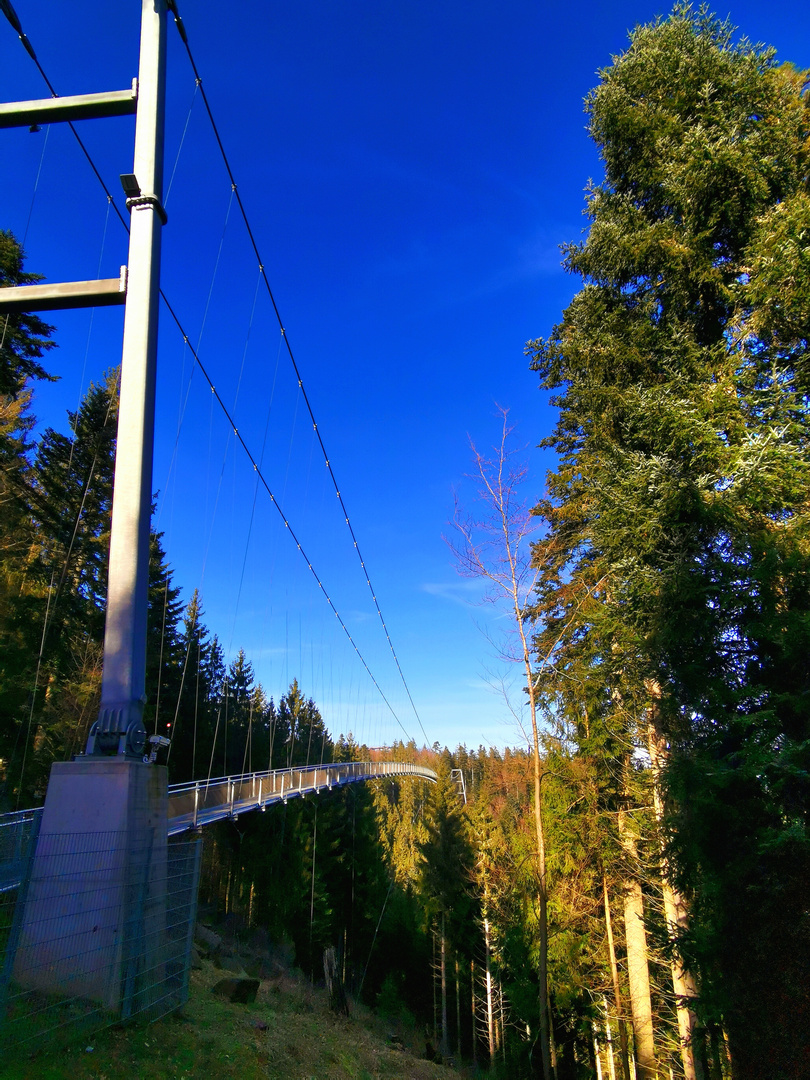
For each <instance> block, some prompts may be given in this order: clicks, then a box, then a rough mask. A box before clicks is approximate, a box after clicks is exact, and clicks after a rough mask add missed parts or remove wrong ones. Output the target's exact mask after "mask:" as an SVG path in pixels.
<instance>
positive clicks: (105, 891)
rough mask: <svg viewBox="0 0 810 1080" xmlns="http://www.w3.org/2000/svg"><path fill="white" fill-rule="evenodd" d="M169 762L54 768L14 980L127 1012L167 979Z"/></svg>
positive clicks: (99, 761)
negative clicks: (165, 967)
mask: <svg viewBox="0 0 810 1080" xmlns="http://www.w3.org/2000/svg"><path fill="white" fill-rule="evenodd" d="M167 808H168V798H167V771H166V768H165V767H164V766H158V765H153V764H146V763H144V762H142V761H130V760H126V759H123V758H120V757H110V758H104V757H82V758H79V759H77V760H75V761H71V762H58V763H56V764H54V765H53V767H52V769H51V778H50V784H49V786H48V794H47V798H46V801H45V808H44V811H43V819H42V826H41V830H40V835H39V841H38V844H37V850H36V854H35V856H34V863H33V866H32V869H31V878H30V885H29V888H28V896H27V902H26V904H25V911H24V914H23V919H22V931H21V934H20V941H19V945H18V948H17V953H16V958H15V961H14V980H15V982H16V983H17V984H18V985H19V986H20V987H21V988H24V989H26V990H36V991H41V992H44V993H48V994H58V995H60V996H67V997H78V998H81V999H84V1000H87V1001H92V1002H95V1003H97V1004H99V1005H100V1006H101V1007H102V1008H104V1009H105V1010H107V1011H109V1012H110V1013H113V1014H114V1015H117V1016H120V1017H122V1018H126V1017H127V1016H129V1015H131V1014H132V1013H133V1012H139V1011H141V1009H142V1007H143V998H144V995H146V997H147V998H148V996H149V995H150V992H151V991H150V988H155V987H157V988H158V991H157V992H158V993H159V992H160V990H159V988H160V987H161V986H162V982H163V978H164V973H163V967H164V965H165V956H164V953H165V936H166V935H165V924H166V865H167V838H168V818H167Z"/></svg>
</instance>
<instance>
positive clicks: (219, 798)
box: [169, 761, 437, 836]
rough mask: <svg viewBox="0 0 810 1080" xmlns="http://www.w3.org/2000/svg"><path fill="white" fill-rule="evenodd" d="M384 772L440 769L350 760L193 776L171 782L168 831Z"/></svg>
mask: <svg viewBox="0 0 810 1080" xmlns="http://www.w3.org/2000/svg"><path fill="white" fill-rule="evenodd" d="M384 776H419V777H421V778H422V779H423V780H430V781H432V782H433V783H435V782H436V779H437V777H436V773H435V772H434V771H433V770H432V769H428V768H426V767H425V766H424V765H412V764H410V763H409V762H405V761H345V762H337V763H333V764H329V765H308V766H300V767H293V768H291V769H275V770H272V771H270V772H259V773H248V774H246V775H244V776H225V777H221V778H218V779H216V780H194V781H192V782H191V783H187V784H171V785H170V786H169V836H174V835H175V834H176V833H180V832H184V831H185V830H186V829H195V828H198V827H200V826H202V825H207V824H209V822H212V821H218V820H222V819H223V818H233V817H238V816H239V814H244V813H245V812H247V811H249V810H263V809H265V808H266V807H267V806H270V805H271V804H272V803H277V802H286V801H287V799H292V798H295V797H297V796H301V795H306V794H308V793H309V792H315V793H317V792H319V791H322V790H324V789H331V788H333V787H341V786H343V785H344V784H356V783H359V782H360V781H361V780H378V779H380V778H381V777H384Z"/></svg>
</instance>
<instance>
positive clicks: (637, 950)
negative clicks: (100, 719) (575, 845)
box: [619, 809, 658, 1080]
mask: <svg viewBox="0 0 810 1080" xmlns="http://www.w3.org/2000/svg"><path fill="white" fill-rule="evenodd" d="M619 839H620V841H621V845H622V848H623V849H624V853H625V856H626V858H627V862H628V864H629V867H631V868H632V867H635V865H636V863H637V862H638V851H637V848H636V837H635V834H634V832H633V827H632V823H631V822H630V821H629V820H628V814H627V811H626V810H624V809H622V810H620V811H619ZM624 935H625V940H626V942H627V979H628V983H629V987H630V1007H631V1009H632V1013H633V1032H634V1034H635V1043H636V1073H637V1076H638V1080H655V1077H656V1074H657V1071H658V1070H657V1068H656V1064H655V1040H654V1037H653V1021H652V1002H651V1000H650V972H649V967H648V965H647V932H646V930H645V929H644V898H643V896H642V892H641V882H640V881H639V880H638V877H637V876H636V875H635V874H633V873H632V872H628V875H627V879H626V880H625V883H624Z"/></svg>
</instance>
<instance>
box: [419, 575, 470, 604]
mask: <svg viewBox="0 0 810 1080" xmlns="http://www.w3.org/2000/svg"><path fill="white" fill-rule="evenodd" d="M420 589H421V591H422V592H426V593H428V595H429V596H438V597H439V599H441V600H450V601H451V602H452V603H454V604H462V605H464V607H468V606H470V605H471V604H474V603H475V602H476V601H477V600H480V599H481V582H480V581H473V580H472V579H471V580H469V581H465V580H463V579H461V580H459V581H439V582H426V583H425V584H423V585H420Z"/></svg>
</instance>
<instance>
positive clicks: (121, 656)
mask: <svg viewBox="0 0 810 1080" xmlns="http://www.w3.org/2000/svg"><path fill="white" fill-rule="evenodd" d="M166 21H167V20H166V0H143V8H142V15H141V53H140V64H139V70H138V87H139V91H138V94H139V97H138V115H137V121H136V125H135V163H134V174H135V177H136V179H137V182H138V185H139V187H140V191H141V194H140V195H139V196H136V197H133V198H130V199H128V200H127V206H128V208H129V209H130V211H131V216H132V222H131V228H130V238H129V278H128V286H127V301H126V310H125V315H124V346H123V354H122V360H121V400H120V407H119V414H118V443H117V451H116V459H115V489H114V496H113V511H112V531H111V538H110V570H109V583H108V588H107V620H106V625H105V632H104V668H103V676H102V686H101V709H100V711H99V717H98V720H97V721H96V723H95V724H94V725H93V728H92V729H91V732H90V738H89V739H88V743H87V753H88V754H119V755H126V756H129V757H136V756H138V757H139V756H140V755H141V754H142V753H143V747H144V742H145V739H146V731H145V729H144V726H143V706H144V702H145V689H146V612H147V599H148V579H149V527H150V521H151V510H152V452H153V438H154V427H155V367H156V362H157V328H158V300H159V290H160V238H161V228H162V226H163V225H164V224H165V222H166V214H165V211H164V209H163V206H162V204H161V199H162V194H163V114H164V98H165V84H166Z"/></svg>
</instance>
